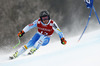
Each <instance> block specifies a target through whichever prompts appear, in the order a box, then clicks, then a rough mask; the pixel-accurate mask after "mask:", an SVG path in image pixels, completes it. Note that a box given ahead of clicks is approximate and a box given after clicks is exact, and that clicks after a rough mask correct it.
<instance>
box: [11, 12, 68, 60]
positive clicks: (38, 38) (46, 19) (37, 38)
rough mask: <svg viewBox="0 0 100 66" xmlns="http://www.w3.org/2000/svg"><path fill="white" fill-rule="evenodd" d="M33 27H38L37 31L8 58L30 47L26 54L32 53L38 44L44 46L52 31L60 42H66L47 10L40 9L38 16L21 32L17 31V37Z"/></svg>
mask: <svg viewBox="0 0 100 66" xmlns="http://www.w3.org/2000/svg"><path fill="white" fill-rule="evenodd" d="M34 27H37V28H38V31H37V33H36V34H35V35H34V36H33V37H32V39H31V40H30V41H29V42H28V43H27V44H26V45H24V46H23V47H21V48H20V49H19V50H17V51H16V52H15V53H14V54H13V55H12V56H10V59H14V58H17V57H18V56H19V55H21V54H22V53H24V52H25V51H26V50H27V49H28V48H30V47H32V49H31V50H30V51H29V53H28V55H31V54H34V52H35V51H36V50H37V49H39V47H40V46H45V45H47V44H48V43H49V41H50V37H51V36H52V34H53V33H54V31H55V32H56V33H57V34H58V35H59V37H60V40H61V43H62V44H63V45H65V44H66V43H67V41H66V40H65V38H64V35H63V33H62V32H61V30H60V29H59V27H58V26H57V24H56V23H55V21H53V20H51V19H50V14H49V12H48V11H42V12H41V13H40V18H38V19H37V20H35V21H34V22H33V23H31V24H29V25H27V26H26V27H25V28H24V29H23V30H22V31H21V32H19V33H18V37H22V36H23V35H24V34H25V33H26V32H28V31H29V30H30V29H32V28H34Z"/></svg>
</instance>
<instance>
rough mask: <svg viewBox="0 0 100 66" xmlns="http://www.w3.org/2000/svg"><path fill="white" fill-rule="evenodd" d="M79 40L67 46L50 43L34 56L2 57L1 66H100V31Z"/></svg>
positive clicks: (74, 38)
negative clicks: (12, 58) (10, 58)
mask: <svg viewBox="0 0 100 66" xmlns="http://www.w3.org/2000/svg"><path fill="white" fill-rule="evenodd" d="M78 38H79V36H76V37H73V38H70V39H68V40H67V41H68V43H67V44H66V45H61V44H60V41H57V42H54V43H50V44H48V45H47V46H45V47H40V49H39V50H37V51H36V52H35V53H34V55H31V56H24V55H25V54H23V55H21V56H19V57H18V58H16V59H14V60H9V59H8V56H9V55H6V56H0V66H100V30H98V31H94V32H91V33H87V34H85V35H83V37H82V39H81V41H80V42H78V41H77V40H78ZM66 39H67V38H66Z"/></svg>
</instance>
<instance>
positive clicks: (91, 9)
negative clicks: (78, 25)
mask: <svg viewBox="0 0 100 66" xmlns="http://www.w3.org/2000/svg"><path fill="white" fill-rule="evenodd" d="M91 13H92V8H91V10H90V14H89V18H88V21H87V24H86V26H85V28H84V31H83V32H82V34H81V36H80V38H79V40H78V42H79V41H80V40H81V38H82V36H83V34H84V32H85V30H86V28H87V26H88V24H89V20H90V18H91Z"/></svg>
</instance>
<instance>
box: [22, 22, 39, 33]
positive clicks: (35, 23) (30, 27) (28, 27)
mask: <svg viewBox="0 0 100 66" xmlns="http://www.w3.org/2000/svg"><path fill="white" fill-rule="evenodd" d="M37 21H38V20H35V21H34V22H33V23H31V24H29V25H27V26H26V27H25V28H24V29H23V31H24V32H25V33H26V32H28V31H29V30H30V29H32V28H34V27H37Z"/></svg>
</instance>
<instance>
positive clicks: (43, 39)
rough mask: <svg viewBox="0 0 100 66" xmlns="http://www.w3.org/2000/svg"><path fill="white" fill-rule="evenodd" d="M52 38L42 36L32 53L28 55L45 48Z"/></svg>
mask: <svg viewBox="0 0 100 66" xmlns="http://www.w3.org/2000/svg"><path fill="white" fill-rule="evenodd" d="M49 40H50V37H47V36H44V35H41V37H40V38H39V40H37V42H36V43H35V44H34V45H33V47H32V49H31V50H30V52H29V53H28V55H31V54H34V52H35V51H36V50H37V49H39V47H40V46H41V45H42V46H45V45H47V44H48V43H49Z"/></svg>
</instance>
